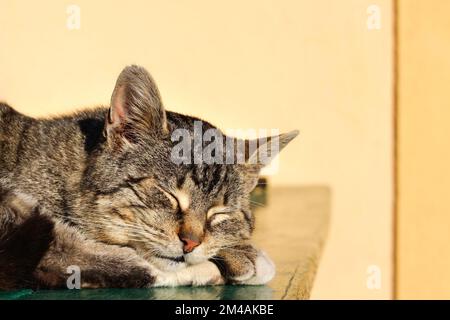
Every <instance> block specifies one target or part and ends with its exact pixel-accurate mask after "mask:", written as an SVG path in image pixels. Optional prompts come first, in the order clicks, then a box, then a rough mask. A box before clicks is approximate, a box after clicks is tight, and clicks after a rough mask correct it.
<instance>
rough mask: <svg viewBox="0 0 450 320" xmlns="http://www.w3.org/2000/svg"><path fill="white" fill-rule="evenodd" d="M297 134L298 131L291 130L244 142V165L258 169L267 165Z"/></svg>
mask: <svg viewBox="0 0 450 320" xmlns="http://www.w3.org/2000/svg"><path fill="white" fill-rule="evenodd" d="M298 134H299V132H298V130H293V131H290V132H288V133H283V134H280V135H277V136H272V137H265V138H258V139H254V140H245V163H246V164H247V165H250V166H256V167H259V168H262V167H264V166H266V165H268V164H269V163H270V162H271V161H272V160H273V158H274V157H275V156H277V155H278V154H279V153H280V152H281V150H283V149H284V147H286V146H287V145H288V144H289V142H291V141H292V140H293V139H294V138H295V137H297V136H298Z"/></svg>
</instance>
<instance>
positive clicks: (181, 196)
mask: <svg viewBox="0 0 450 320" xmlns="http://www.w3.org/2000/svg"><path fill="white" fill-rule="evenodd" d="M175 197H176V198H177V200H178V204H179V205H180V209H181V211H186V210H187V209H188V208H189V206H190V204H191V198H190V197H189V194H187V193H186V191H184V190H180V189H178V190H177V191H176V192H175Z"/></svg>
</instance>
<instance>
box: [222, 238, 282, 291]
mask: <svg viewBox="0 0 450 320" xmlns="http://www.w3.org/2000/svg"><path fill="white" fill-rule="evenodd" d="M213 261H214V263H215V264H216V265H217V266H218V267H219V269H220V271H221V273H222V275H223V277H224V278H225V281H226V283H229V284H247V285H261V284H266V283H267V282H269V281H270V280H272V279H273V277H274V276H275V264H274V263H273V261H272V260H271V259H270V258H269V256H268V255H267V254H266V253H265V252H264V251H262V250H258V249H256V248H255V247H253V246H251V245H243V246H237V247H234V248H227V249H223V250H222V251H220V252H219V254H218V255H217V257H216V258H215V259H213Z"/></svg>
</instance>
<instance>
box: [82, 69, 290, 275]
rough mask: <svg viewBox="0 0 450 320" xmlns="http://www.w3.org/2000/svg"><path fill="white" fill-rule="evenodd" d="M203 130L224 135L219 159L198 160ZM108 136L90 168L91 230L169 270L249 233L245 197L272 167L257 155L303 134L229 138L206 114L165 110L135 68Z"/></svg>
mask: <svg viewBox="0 0 450 320" xmlns="http://www.w3.org/2000/svg"><path fill="white" fill-rule="evenodd" d="M198 129H200V130H201V132H203V133H205V132H208V130H210V129H211V130H215V131H216V133H217V134H219V135H221V136H222V137H223V140H222V141H220V140H217V143H218V144H216V145H215V146H216V147H217V146H219V145H221V146H223V148H222V149H221V150H222V151H223V152H222V153H220V152H219V151H220V150H219V149H220V148H219V149H216V150H215V151H213V152H212V153H210V154H212V155H213V156H215V159H216V161H203V160H204V159H201V160H200V161H198V159H196V155H198V154H199V153H202V154H204V153H203V152H204V151H205V150H207V148H208V145H209V147H211V140H214V139H216V138H214V139H210V141H205V140H202V141H201V142H200V144H198V143H196V142H195V141H196V140H195V139H196V137H197V136H196V135H197V134H198V132H196V130H198ZM104 135H105V142H104V144H103V145H102V147H101V148H99V150H97V151H96V156H95V157H94V160H93V162H92V163H91V164H90V165H89V166H88V168H87V170H86V172H87V174H86V180H85V186H86V189H87V190H90V191H89V193H90V194H91V195H93V196H92V203H91V209H90V210H89V211H90V213H89V214H86V215H85V219H90V223H89V225H87V226H85V227H86V230H87V232H88V233H90V234H91V236H94V237H96V238H97V239H99V240H101V241H104V242H108V243H112V244H118V245H124V246H130V247H133V248H135V249H136V250H137V251H138V252H139V253H140V254H141V255H142V256H143V257H145V258H146V259H148V260H150V261H152V262H153V263H155V264H157V265H159V266H160V267H161V268H164V269H170V268H173V267H178V266H183V265H184V263H188V264H195V263H199V262H202V261H205V260H207V259H210V258H212V257H214V256H215V255H216V254H217V252H218V251H219V250H221V249H223V248H231V247H233V246H236V245H241V244H243V243H244V242H246V241H247V240H248V239H249V238H250V235H251V232H252V230H253V227H254V217H253V214H252V212H251V211H250V205H249V194H250V192H251V191H252V189H253V188H254V187H255V185H256V183H257V181H258V175H259V172H260V170H261V169H262V167H263V166H264V165H265V164H266V163H265V162H264V161H262V157H260V156H258V154H259V155H261V154H260V153H258V152H259V151H260V150H261V149H262V148H266V150H268V154H269V155H270V156H275V155H276V154H277V153H278V152H279V150H281V149H282V148H283V147H284V146H286V145H287V144H288V143H289V142H290V141H291V140H292V139H293V138H295V136H296V135H297V132H296V131H294V132H291V133H289V134H283V135H280V136H277V137H271V139H269V140H267V141H265V140H258V141H257V143H256V144H252V143H251V142H250V141H244V140H239V139H235V138H229V137H228V138H227V137H225V136H224V135H222V133H221V132H220V131H219V130H218V129H217V128H215V127H214V126H212V125H211V124H209V123H207V122H205V121H200V120H199V119H197V118H193V117H189V116H185V115H180V114H177V113H173V112H167V111H166V110H165V109H164V107H163V103H162V100H161V97H160V94H159V91H158V88H157V87H156V85H155V83H154V81H153V79H152V78H151V76H150V75H149V73H148V72H147V71H146V70H145V69H143V68H142V67H138V66H130V67H127V68H125V69H124V70H123V71H122V73H121V74H120V76H119V78H118V80H117V84H116V87H115V89H114V92H113V95H112V99H111V106H110V109H109V111H108V114H107V115H106V123H105V127H104ZM215 137H216V136H215ZM197 138H198V137H197ZM214 141H215V140H214ZM241 142H243V143H241ZM273 142H277V143H273ZM182 143H184V144H182ZM227 143H228V149H227V147H226V144H227ZM230 145H233V148H229V147H230ZM180 146H181V147H187V148H188V153H186V152H184V153H183V152H182V150H181V149H182V148H181V149H180ZM250 146H255V148H253V149H252V148H251V147H250ZM242 147H243V148H242ZM227 150H228V152H226V151H227ZM249 150H250V151H249ZM180 151H181V152H180ZM184 151H186V150H185V149H184ZM230 155H231V156H232V158H233V159H234V161H229V160H230ZM189 157H190V161H189V159H188V158H189ZM227 157H228V158H227ZM220 159H223V161H220ZM227 159H228V161H227ZM180 162H181V163H180Z"/></svg>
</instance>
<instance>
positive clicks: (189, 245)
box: [181, 238, 200, 253]
mask: <svg viewBox="0 0 450 320" xmlns="http://www.w3.org/2000/svg"><path fill="white" fill-rule="evenodd" d="M181 241H182V242H183V252H184V253H189V252H192V250H194V249H195V247H198V245H199V244H200V242H199V241H195V240H193V239H191V238H181Z"/></svg>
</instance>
